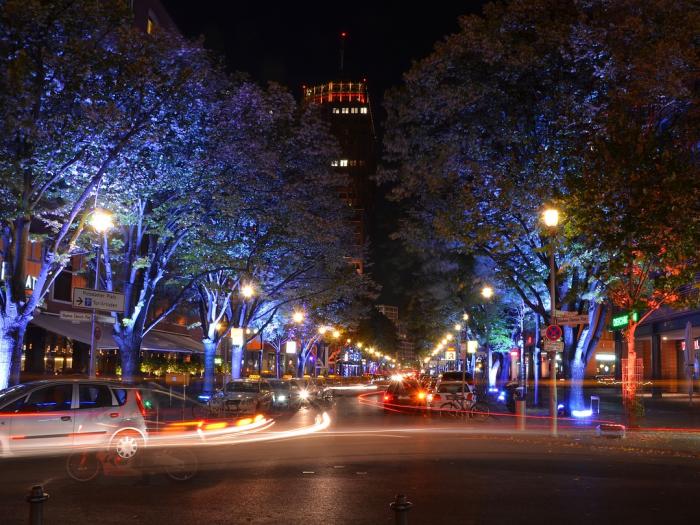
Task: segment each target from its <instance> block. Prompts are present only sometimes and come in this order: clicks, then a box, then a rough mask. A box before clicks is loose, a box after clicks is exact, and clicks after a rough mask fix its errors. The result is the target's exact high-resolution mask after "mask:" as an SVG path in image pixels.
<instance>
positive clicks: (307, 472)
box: [301, 470, 316, 474]
mask: <svg viewBox="0 0 700 525" xmlns="http://www.w3.org/2000/svg"><path fill="white" fill-rule="evenodd" d="M301 473H302V474H316V473H315V472H314V471H313V470H302V471H301Z"/></svg>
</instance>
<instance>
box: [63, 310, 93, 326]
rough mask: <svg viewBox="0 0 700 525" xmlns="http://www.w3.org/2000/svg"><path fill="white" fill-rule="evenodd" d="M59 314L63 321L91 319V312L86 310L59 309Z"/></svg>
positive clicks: (72, 321) (86, 321)
mask: <svg viewBox="0 0 700 525" xmlns="http://www.w3.org/2000/svg"><path fill="white" fill-rule="evenodd" d="M59 316H60V318H61V319H62V320H64V321H70V322H71V323H89V322H90V321H91V320H92V314H89V313H86V312H71V311H70V310H61V311H60V312H59Z"/></svg>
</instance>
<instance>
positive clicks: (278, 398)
mask: <svg viewBox="0 0 700 525" xmlns="http://www.w3.org/2000/svg"><path fill="white" fill-rule="evenodd" d="M286 400H287V396H285V395H279V396H277V401H286Z"/></svg>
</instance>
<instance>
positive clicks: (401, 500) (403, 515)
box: [389, 494, 413, 525]
mask: <svg viewBox="0 0 700 525" xmlns="http://www.w3.org/2000/svg"><path fill="white" fill-rule="evenodd" d="M411 507H413V503H411V502H410V501H408V499H406V496H405V495H403V494H397V495H396V499H395V500H394V501H392V502H391V503H390V504H389V508H390V509H391V510H393V511H394V516H395V521H394V523H396V525H408V511H409V510H411Z"/></svg>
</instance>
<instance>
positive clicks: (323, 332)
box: [318, 326, 328, 335]
mask: <svg viewBox="0 0 700 525" xmlns="http://www.w3.org/2000/svg"><path fill="white" fill-rule="evenodd" d="M327 331H328V327H327V326H319V327H318V333H319V334H321V335H324V334H325V333H326V332H327Z"/></svg>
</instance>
